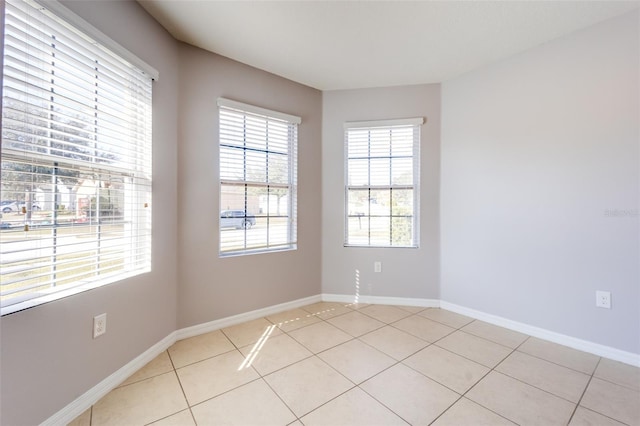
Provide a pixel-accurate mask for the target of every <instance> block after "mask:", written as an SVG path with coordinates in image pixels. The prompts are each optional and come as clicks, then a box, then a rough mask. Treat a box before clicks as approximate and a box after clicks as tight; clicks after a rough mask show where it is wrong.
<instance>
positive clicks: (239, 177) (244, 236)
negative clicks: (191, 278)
mask: <svg viewBox="0 0 640 426" xmlns="http://www.w3.org/2000/svg"><path fill="white" fill-rule="evenodd" d="M218 105H219V113H220V222H219V224H220V255H221V256H226V255H238V254H251V253H261V252H265V251H275V250H288V249H295V248H296V244H297V243H296V237H297V230H296V222H297V219H296V212H297V205H296V192H297V191H296V185H297V145H298V124H300V118H299V117H295V116H292V115H288V114H284V113H280V112H276V111H270V110H266V109H263V108H259V107H255V106H252V105H247V104H242V103H239V102H235V101H232V100H229V99H222V98H221V99H219V100H218Z"/></svg>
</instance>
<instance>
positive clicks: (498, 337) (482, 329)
mask: <svg viewBox="0 0 640 426" xmlns="http://www.w3.org/2000/svg"><path fill="white" fill-rule="evenodd" d="M461 330H462V331H465V332H467V333H470V334H473V335H475V336H478V337H482V338H484V339H487V340H491V341H492V342H496V343H499V344H501V345H503V346H506V347H508V348H512V349H515V348H517V347H518V345H520V344H521V343H522V342H524V341H525V340H527V337H528V336H527V335H526V334H522V333H518V332H517V331H513V330H508V329H506V328H503V327H498V326H497V325H493V324H489V323H486V322H482V321H473V322H472V323H469V324H467V325H465V326H464V327H462V329H461Z"/></svg>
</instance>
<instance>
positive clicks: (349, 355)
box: [318, 340, 396, 384]
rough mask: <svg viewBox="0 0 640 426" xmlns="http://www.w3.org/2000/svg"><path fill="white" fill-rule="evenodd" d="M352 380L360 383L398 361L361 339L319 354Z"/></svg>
mask: <svg viewBox="0 0 640 426" xmlns="http://www.w3.org/2000/svg"><path fill="white" fill-rule="evenodd" d="M318 356H319V357H320V358H322V359H323V360H324V361H325V362H327V363H328V364H329V365H330V366H332V367H333V368H335V369H336V370H338V371H339V372H340V373H342V374H343V375H344V376H346V377H347V378H348V379H349V380H351V381H352V382H354V383H356V384H358V383H361V382H363V381H365V380H367V379H368V378H369V377H372V376H373V375H375V374H378V373H379V372H381V371H382V370H384V369H385V368H387V367H389V366H391V365H393V364H394V363H395V362H396V361H395V360H394V359H393V358H391V357H389V356H387V355H385V354H383V353H382V352H380V351H379V350H377V349H374V348H372V347H371V346H369V345H366V344H364V343H362V342H360V341H359V340H351V341H350V342H347V343H343V344H341V345H340V346H336V347H335V348H332V349H329V350H328V351H325V352H322V353H320V354H319V355H318Z"/></svg>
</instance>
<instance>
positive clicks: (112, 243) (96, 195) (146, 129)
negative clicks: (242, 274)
mask: <svg viewBox="0 0 640 426" xmlns="http://www.w3.org/2000/svg"><path fill="white" fill-rule="evenodd" d="M54 3H55V2H44V3H43V5H44V7H43V5H41V4H38V3H36V2H32V1H23V0H6V1H5V33H4V55H3V59H4V64H3V76H2V84H3V86H2V89H3V92H2V153H1V157H0V165H1V169H2V181H1V186H0V194H1V200H2V206H1V208H0V213H1V215H2V217H1V219H0V243H1V244H0V301H1V305H2V313H3V314H6V313H11V312H14V311H17V310H20V309H24V308H28V307H30V306H34V305H36V304H39V303H44V302H48V301H51V300H55V299H57V298H59V297H63V296H65V295H67V294H72V293H74V292H77V291H81V290H83V289H86V288H92V287H95V286H98V285H102V284H106V283H108V282H113V281H116V280H119V279H122V278H124V277H127V276H131V275H136V274H140V273H143V272H147V271H149V270H150V268H151V209H150V207H149V206H150V202H151V77H150V75H149V72H148V71H142V70H141V69H140V68H139V67H137V66H134V65H132V64H131V63H130V62H129V61H127V60H124V59H122V57H121V56H120V55H118V54H116V53H113V51H112V50H110V49H107V48H105V47H104V44H105V43H101V40H96V39H94V38H92V37H90V36H88V35H87V34H86V31H83V32H81V31H79V30H77V29H76V27H75V26H74V25H73V24H72V23H69V22H68V21H69V20H68V19H65V20H63V19H62V18H59V17H58V16H59V13H58V14H54V13H52V12H51V11H50V10H49V5H51V6H55V8H57V9H58V10H60V5H59V4H55V5H54ZM65 10H66V9H65ZM66 12H67V13H66V15H67V16H66V18H68V17H69V16H72V15H73V14H72V13H71V12H69V11H68V10H66ZM77 19H78V22H81V23H82V25H81V26H83V28H86V26H87V25H88V24H86V22H85V21H82V20H81V19H80V18H77ZM95 33H96V34H99V32H98V31H97V30H96V31H95ZM111 45H112V46H113V45H114V44H113V42H111Z"/></svg>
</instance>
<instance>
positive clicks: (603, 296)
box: [596, 290, 611, 309]
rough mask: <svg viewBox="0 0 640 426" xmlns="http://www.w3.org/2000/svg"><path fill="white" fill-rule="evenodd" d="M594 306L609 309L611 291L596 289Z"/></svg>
mask: <svg viewBox="0 0 640 426" xmlns="http://www.w3.org/2000/svg"><path fill="white" fill-rule="evenodd" d="M596 306H597V307H598V308H606V309H611V292H610V291H600V290H598V291H596Z"/></svg>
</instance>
